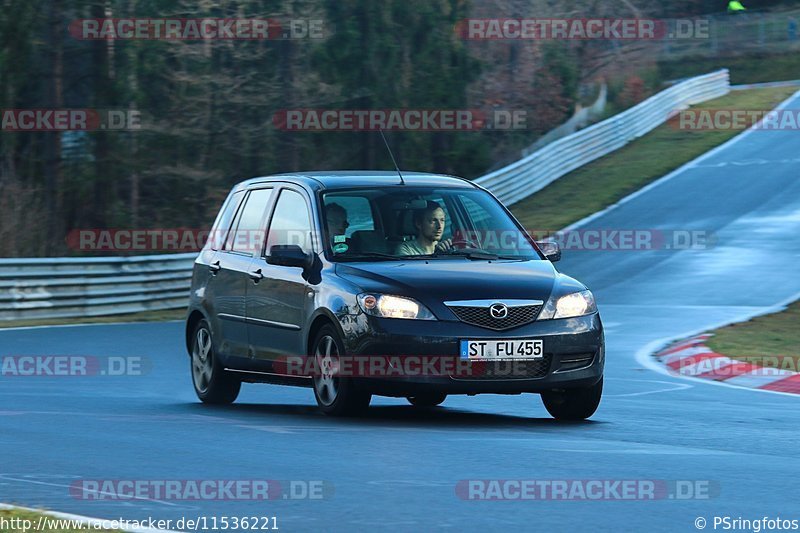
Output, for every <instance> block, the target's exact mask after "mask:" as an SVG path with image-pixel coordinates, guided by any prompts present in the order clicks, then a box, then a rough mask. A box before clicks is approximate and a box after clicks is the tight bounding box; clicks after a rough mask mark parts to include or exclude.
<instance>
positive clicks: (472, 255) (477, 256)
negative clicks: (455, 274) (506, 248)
mask: <svg viewBox="0 0 800 533" xmlns="http://www.w3.org/2000/svg"><path fill="white" fill-rule="evenodd" d="M435 256H436V257H447V256H457V257H466V258H467V259H473V260H475V261H480V260H484V261H491V260H494V259H499V257H498V256H497V254H493V253H492V252H484V251H482V250H472V251H468V250H463V251H462V250H455V251H453V250H451V251H449V252H445V253H438V254H435Z"/></svg>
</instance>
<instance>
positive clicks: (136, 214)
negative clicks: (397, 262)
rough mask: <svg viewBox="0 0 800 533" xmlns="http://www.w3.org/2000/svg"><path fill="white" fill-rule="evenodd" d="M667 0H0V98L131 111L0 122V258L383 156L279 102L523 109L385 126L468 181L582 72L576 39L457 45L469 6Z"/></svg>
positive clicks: (490, 12)
mask: <svg viewBox="0 0 800 533" xmlns="http://www.w3.org/2000/svg"><path fill="white" fill-rule="evenodd" d="M719 4H720V2H718V1H713V2H711V1H707V0H680V1H676V2H655V1H640V0H614V1H601V0H575V1H573V0H569V1H567V0H563V1H556V0H550V1H545V0H543V1H536V0H525V1H522V0H472V1H471V2H469V1H467V0H201V1H198V2H192V1H188V0H105V1H101V0H84V1H81V0H50V1H47V0H5V1H4V2H3V8H4V9H3V12H2V13H1V14H0V100H1V101H2V108H3V109H41V108H54V109H60V108H78V109H80V108H89V109H101V110H102V109H131V110H138V111H139V112H141V124H142V127H141V129H139V130H133V131H94V132H89V133H76V132H38V133H36V132H10V131H3V132H0V256H5V257H8V256H47V255H67V254H69V253H72V251H70V250H69V249H68V248H67V246H66V244H65V236H66V234H67V233H68V232H69V231H70V230H71V229H74V228H155V227H179V226H180V227H205V226H207V225H208V224H209V223H210V221H211V220H212V218H213V216H214V214H215V213H216V210H217V209H218V207H219V204H220V202H221V201H222V199H223V198H224V196H225V195H226V194H227V192H228V189H229V187H230V185H231V184H233V183H235V182H237V181H240V180H241V179H245V178H248V177H251V176H255V175H264V174H269V173H275V172H283V171H296V170H314V169H352V168H389V165H390V161H389V159H388V156H387V154H386V153H385V149H384V147H383V145H382V143H381V141H380V138H379V137H376V135H375V134H374V133H368V132H365V133H349V132H336V133H310V132H291V131H282V130H280V129H279V128H276V127H275V126H274V124H273V116H274V115H275V113H276V112H278V111H280V110H283V109H300V108H328V109H330V108H333V109H388V108H411V109H422V108H441V109H463V108H470V109H472V108H479V109H491V108H493V107H505V108H512V109H525V110H528V116H529V121H528V130H526V131H515V132H491V131H485V132H460V133H449V132H431V133H410V132H409V133H405V132H392V133H391V134H390V135H389V137H390V140H391V142H392V144H393V146H394V147H395V149H396V153H397V155H398V159H399V162H400V165H401V166H402V167H404V168H408V169H415V170H426V171H434V172H444V173H454V174H459V175H463V176H467V177H475V176H478V175H480V174H481V173H483V172H485V171H486V170H487V169H488V168H490V167H491V166H492V164H493V163H494V162H496V161H497V160H498V159H500V158H502V157H505V156H507V155H508V153H509V152H510V151H513V149H518V148H519V147H521V146H524V145H526V144H529V143H530V142H531V141H533V140H534V139H535V138H536V136H537V135H538V134H540V133H543V132H545V131H547V130H548V129H550V128H552V127H554V126H555V125H557V124H558V123H560V122H561V121H563V120H564V119H565V118H567V117H568V116H569V114H570V113H571V112H572V109H573V107H574V105H575V103H576V102H577V101H578V99H579V98H580V92H581V90H584V89H586V88H587V87H589V86H591V84H592V83H594V82H596V76H597V75H598V73H597V72H596V68H594V66H593V65H592V62H591V58H592V54H593V49H592V47H591V46H592V45H591V44H587V43H575V42H573V43H545V44H541V43H534V42H521V41H520V42H513V43H500V42H498V43H485V42H484V43H470V42H466V41H464V40H462V39H460V38H459V37H458V35H457V33H456V31H454V28H455V27H456V25H457V23H458V22H459V21H460V20H463V19H465V18H467V17H470V16H501V15H503V14H507V15H508V16H541V15H538V14H532V13H531V7H532V6H537V8H538V9H540V10H541V12H542V13H546V14H547V15H548V16H559V15H560V16H571V17H581V16H588V14H591V15H592V16H637V15H642V14H645V15H649V16H683V15H692V14H697V13H703V12H706V11H720V5H719ZM128 17H149V18H157V17H161V18H167V17H171V18H193V17H218V18H272V19H278V20H281V19H286V20H288V19H308V20H311V19H314V20H321V21H323V28H324V36H323V38H321V39H276V40H252V41H231V40H184V41H165V40H121V39H118V40H82V39H76V38H74V36H72V35H71V34H70V32H69V31H68V28H69V26H70V23H71V22H72V21H74V20H76V19H82V18H128Z"/></svg>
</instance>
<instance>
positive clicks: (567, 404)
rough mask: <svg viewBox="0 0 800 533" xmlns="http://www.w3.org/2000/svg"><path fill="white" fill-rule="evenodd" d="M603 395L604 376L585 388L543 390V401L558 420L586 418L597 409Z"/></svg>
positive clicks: (548, 410)
mask: <svg viewBox="0 0 800 533" xmlns="http://www.w3.org/2000/svg"><path fill="white" fill-rule="evenodd" d="M602 396H603V378H600V381H598V382H597V383H595V384H594V385H592V386H591V387H586V388H584V389H568V390H565V391H563V392H543V393H542V402H543V403H544V407H545V409H547V412H548V413H550V414H551V415H552V416H553V418H556V419H558V420H584V419H586V418H589V417H590V416H592V415H593V414H594V412H595V411H597V406H599V405H600V398H601V397H602Z"/></svg>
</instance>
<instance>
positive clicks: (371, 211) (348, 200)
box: [322, 186, 542, 262]
mask: <svg viewBox="0 0 800 533" xmlns="http://www.w3.org/2000/svg"><path fill="white" fill-rule="evenodd" d="M322 202H323V214H322V216H323V228H324V231H325V247H326V250H327V253H328V256H329V257H331V258H333V259H334V260H335V261H344V262H347V261H368V260H369V261H394V260H399V259H402V260H411V259H431V258H435V259H462V260H463V259H464V258H466V259H472V260H494V259H512V260H528V259H542V256H540V255H539V253H538V252H537V250H536V249H535V248H534V245H533V244H532V243H531V239H530V238H529V236H528V235H526V234H525V233H524V232H523V231H521V230H520V228H519V227H518V226H517V224H516V223H515V222H514V220H513V219H512V218H511V217H509V215H508V213H507V212H506V211H505V209H503V207H502V206H501V205H500V204H499V203H498V202H497V200H495V199H494V198H493V197H492V196H491V195H489V194H487V193H486V192H485V191H482V190H480V189H467V188H422V187H411V186H404V187H396V188H392V189H388V190H387V188H385V187H381V188H378V187H375V188H369V189H348V190H340V191H333V192H328V193H325V194H324V195H323V197H322Z"/></svg>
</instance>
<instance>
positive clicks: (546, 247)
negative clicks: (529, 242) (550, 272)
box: [536, 241, 561, 263]
mask: <svg viewBox="0 0 800 533" xmlns="http://www.w3.org/2000/svg"><path fill="white" fill-rule="evenodd" d="M536 246H538V247H539V249H540V250H541V251H542V253H543V254H544V256H545V257H546V258H547V259H548V260H549V261H550V262H551V263H555V262H556V261H560V260H561V247H560V246H559V245H558V243H557V242H553V241H543V242H537V243H536Z"/></svg>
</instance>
